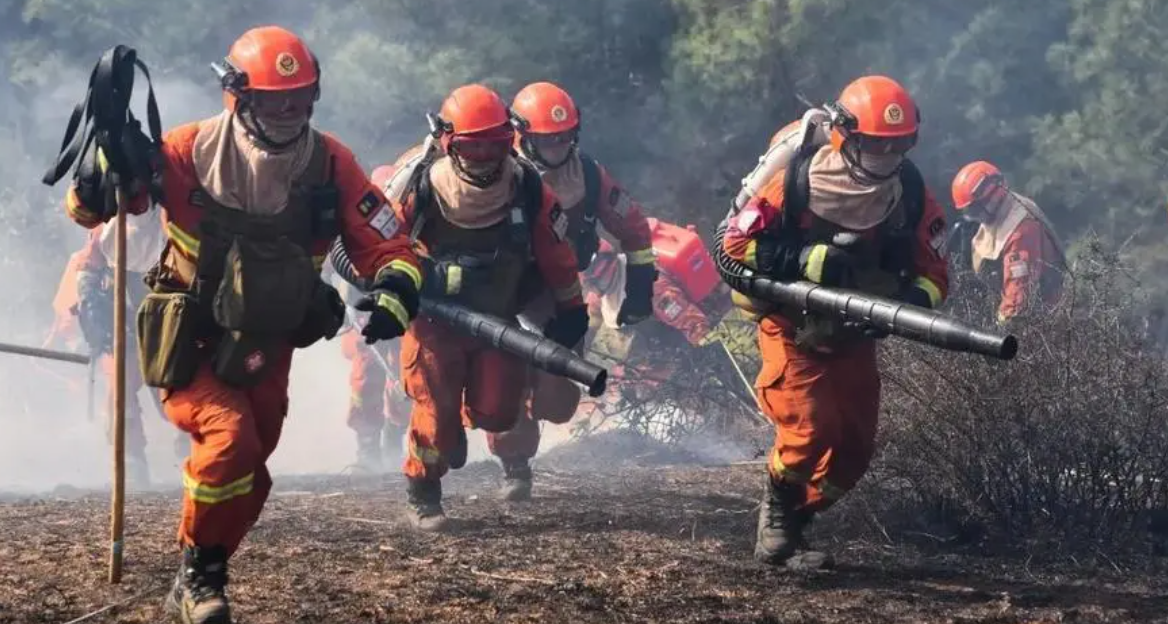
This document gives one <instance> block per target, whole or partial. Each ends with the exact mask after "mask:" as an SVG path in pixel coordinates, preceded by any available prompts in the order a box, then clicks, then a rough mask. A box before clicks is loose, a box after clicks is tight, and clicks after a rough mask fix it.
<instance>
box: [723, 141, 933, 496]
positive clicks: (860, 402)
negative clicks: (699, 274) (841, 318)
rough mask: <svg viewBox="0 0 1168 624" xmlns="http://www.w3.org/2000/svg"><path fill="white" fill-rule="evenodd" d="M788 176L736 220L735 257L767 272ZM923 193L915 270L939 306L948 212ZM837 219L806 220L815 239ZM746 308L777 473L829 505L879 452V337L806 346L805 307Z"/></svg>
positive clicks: (726, 245)
mask: <svg viewBox="0 0 1168 624" xmlns="http://www.w3.org/2000/svg"><path fill="white" fill-rule="evenodd" d="M795 126H796V124H793V125H791V126H788V127H787V128H785V129H784V130H782V131H780V133H779V135H776V137H775V139H774V140H773V141H772V145H773V144H775V143H776V142H780V141H783V140H785V138H786V135H788V134H789V133H792V132H794V131H795ZM820 149H821V150H830V149H833V148H832V147H831V146H830V145H826V146H823V147H821V148H820ZM907 166H910V164H909V163H906V167H907ZM902 179H903V178H902ZM785 181H786V169H785V168H784V169H782V170H780V171H779V173H777V174H776V175H775V177H774V178H773V179H771V180H770V181H769V182H767V183H766V184H765V186H764V187H763V188H762V190H761V191H760V192H759V193H757V194H756V195H755V196H754V197H753V198H752V199H750V201H749V202H748V203H747V204H746V205H745V207H744V208H743V209H742V210H741V211H740V212H739V213H738V214H737V215H735V216H734V217H731V218H730V222H729V224H728V226H729V227H728V229H727V232H726V235H725V238H724V240H723V249H724V251H725V252H726V253H727V254H728V255H729V256H731V257H733V258H734V259H736V260H738V261H739V262H742V263H744V264H746V265H748V266H750V267H752V268H756V269H757V267H758V264H757V262H758V261H757V254H758V253H759V250H760V249H763V248H764V247H765V245H766V244H767V243H768V241H773V240H774V239H773V238H771V237H773V236H774V234H775V233H776V232H777V231H778V230H777V228H778V224H779V223H781V221H782V218H781V217H782V213H783V208H784V192H785V186H786V185H785ZM922 185H923V183H922ZM906 188H907V187H906ZM908 194H909V191H908V190H905V195H908ZM921 194H922V196H923V197H922V199H923V206H921V207H920V209H921V214H920V218H919V221H918V222H917V224H916V227H915V229H914V230H913V231H912V232H911V239H912V242H911V245H912V255H911V267H909V272H910V273H912V276H911V277H912V278H913V279H912V281H911V284H912V286H913V287H914V288H918V289H920V290H921V291H923V292H924V293H927V295H928V298H929V300H930V301H931V302H932V305H936V304H937V303H938V302H939V301H941V300H942V299H943V298H944V296H945V293H946V290H947V288H948V269H947V265H946V261H945V259H944V258H942V257H941V256H940V255H939V254H938V251H937V250H938V249H939V247H940V243H941V238H942V237H943V233H944V212H943V210H942V208H941V206H940V205H939V204H938V203H937V202H936V200H935V199H934V198H933V196H932V194H931V193H930V192H929V191H928V189H922V193H921ZM904 201H905V200H904V199H903V198H902V199H901V204H900V205H901V207H902V208H903V206H904ZM833 225H834V224H831V223H827V222H826V220H825V219H823V218H820V217H819V216H817V215H816V214H814V213H813V211H812V210H803V211H802V214H801V217H800V219H799V223H798V224H797V227H798V228H799V229H800V230H802V231H803V233H804V236H805V240H807V241H808V242H817V241H821V240H831V236H832V235H833V230H832V226H833ZM825 230H827V231H825ZM883 230H884V228H883V227H882V226H881V224H877V225H875V226H872V227H870V228H867V229H864V230H861V231H859V234H860V235H861V237H862V239H863V240H864V241H865V242H866V244H868V245H870V246H871V248H872V249H874V250H876V252H877V253H879V250H880V249H881V248H882V245H883V244H884V239H883ZM838 231H839V228H835V229H834V232H838ZM861 287H862V285H861ZM743 307H745V308H748V309H750V310H751V311H753V312H755V313H759V314H761V316H762V318H761V321H760V324H759V333H758V341H759V349H760V351H761V354H762V360H763V366H762V369H761V371H760V372H759V375H758V378H757V381H756V383H755V386H756V388H755V389H756V392H757V395H758V400H759V404H760V406H761V407H762V410H763V412H764V413H765V414H766V415H767V417H768V418H769V419H770V420H771V421H772V422H773V423H774V424H775V428H776V435H775V444H774V448H773V449H772V451H771V456H770V463H769V469H770V473H771V476H772V478H773V479H774V480H775V481H788V482H794V483H803V484H806V495H805V498H804V502H803V503H802V506H803V507H805V508H807V509H809V510H812V511H820V510H823V509H825V508H827V507H828V506H830V505H831V504H832V503H833V502H835V501H836V500H838V499H839V498H840V497H841V496H843V495H844V494H845V493H846V492H847V491H848V490H850V489H851V488H852V487H853V486H854V485H855V484H856V483H857V481H859V479H860V477H861V476H862V475H863V474H864V472H865V471H866V470H867V467H868V464H869V461H870V460H871V457H872V449H873V446H874V440H875V435H876V427H877V415H878V413H879V405H880V377H879V373H878V371H877V367H876V358H875V347H874V343H873V341H872V340H871V339H866V338H862V337H857V338H853V339H852V340H850V341H847V342H844V343H843V344H838V345H836V346H835V347H834V348H832V349H830V350H829V351H828V350H820V349H812V348H805V347H803V346H800V345H799V344H797V343H796V342H795V337H796V330H797V328H798V323H799V322H800V316H801V315H800V314H799V313H798V312H795V311H784V310H781V309H780V310H776V309H774V308H770V309H767V308H762V309H759V308H758V307H757V306H752V305H745V304H744V305H743Z"/></svg>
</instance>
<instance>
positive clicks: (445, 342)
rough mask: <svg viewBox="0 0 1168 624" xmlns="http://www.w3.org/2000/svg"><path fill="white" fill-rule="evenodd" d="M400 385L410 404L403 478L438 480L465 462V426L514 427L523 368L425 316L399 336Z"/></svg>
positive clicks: (518, 362)
mask: <svg viewBox="0 0 1168 624" xmlns="http://www.w3.org/2000/svg"><path fill="white" fill-rule="evenodd" d="M401 362H402V380H403V381H404V382H405V388H406V394H408V395H409V397H410V398H411V399H413V400H414V406H413V410H412V411H411V412H410V428H409V433H408V436H407V439H408V447H409V452H408V454H407V456H406V460H405V469H404V472H405V475H406V476H407V477H410V478H415V479H439V478H441V477H442V476H443V475H444V474H446V472H447V470H449V469H450V468H452V467H453V468H460V467H461V466H462V465H463V463H464V462H465V461H466V431H465V430H464V429H463V426H464V423H465V424H466V426H469V427H474V428H479V429H483V430H485V431H487V432H489V433H500V432H503V431H507V430H509V429H511V428H512V427H514V426H515V423H516V422H517V421H518V420H519V417H520V415H521V414H522V413H523V407H524V400H525V398H526V394H527V374H528V373H527V370H528V367H527V364H526V363H525V362H523V361H521V360H519V359H518V358H516V357H514V356H512V355H509V354H507V353H504V352H503V351H500V350H498V349H495V348H493V347H491V346H490V345H488V344H487V343H486V342H484V341H482V340H479V339H476V338H470V337H467V336H463V335H462V334H459V333H458V332H456V331H454V330H453V329H451V328H450V327H449V326H447V325H444V324H443V323H441V322H439V321H435V320H433V319H430V318H428V317H425V316H420V317H418V318H417V319H416V320H415V321H414V322H413V323H412V324H411V325H410V329H409V331H407V332H406V334H405V336H403V337H402V347H401Z"/></svg>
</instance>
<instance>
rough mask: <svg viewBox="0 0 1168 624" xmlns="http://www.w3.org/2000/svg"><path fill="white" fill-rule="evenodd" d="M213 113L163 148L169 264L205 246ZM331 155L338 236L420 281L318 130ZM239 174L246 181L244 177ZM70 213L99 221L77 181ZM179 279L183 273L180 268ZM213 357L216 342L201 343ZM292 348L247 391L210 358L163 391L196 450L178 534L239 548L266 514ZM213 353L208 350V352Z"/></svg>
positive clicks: (326, 239)
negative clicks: (204, 139) (202, 154)
mask: <svg viewBox="0 0 1168 624" xmlns="http://www.w3.org/2000/svg"><path fill="white" fill-rule="evenodd" d="M214 120H215V118H212V119H208V120H204V121H202V122H195V123H190V124H186V125H182V126H179V127H177V128H174V129H172V130H171V131H169V132H167V133H166V135H165V136H164V139H163V148H162V153H161V157H162V184H163V189H162V190H163V196H164V197H165V204H164V205H163V206H162V208H163V211H164V214H163V216H164V217H165V221H166V231H167V236H168V239H169V248H168V250H167V257H166V259H164V261H163V265H164V266H166V267H170V266H188V267H189V266H190V265H192V264H194V263H195V262H197V259H198V254H199V239H198V232H199V223H200V221H201V218H202V208H201V206H203V205H205V204H204V203H203V202H204V201H206V199H207V195H206V191H205V190H204V189H203V188H202V185H201V184H200V183H199V181H198V175H197V173H196V167H195V158H194V146H195V142H196V138H197V137H198V136H199V134H200V130H201V129H203V128H209V127H211V126H210V125H209V124H212V123H214ZM315 138H318V139H319V140H321V141H322V142H321V143H320V144H319V145H320V146H321V148H322V149H324V150H326V156H328V157H329V158H328V159H327V160H324V161H323V162H326V163H331V166H332V167H333V168H332V176H333V177H332V182H333V184H334V185H335V186H336V188H337V190H338V193H339V202H338V204H337V214H338V222H339V226H340V236H341V239H342V240H343V241H344V244H345V246H346V248H347V249H348V251H349V255H350V257H351V259H352V260H353V262H354V264H355V266H356V268H357V270H358V271H360V272H361V274H364V275H376V274H378V272H379V271H385V270H393V271H397V272H399V273H401V274H403V275H406V276H409V277H411V278H412V279H413V280H414V283H415V284H416V285H417V284H419V283H420V268H419V265H418V261H417V257H416V256H415V254H414V253H413V251H412V250H411V248H410V244H409V239H408V237H407V236H406V235H405V233H404V232H399V231H397V230H395V229H393V228H392V225H393V224H392V222H391V219H390V217H391V213H388V212H387V211H388V206H387V205H386V202H385V199H384V197H383V196H382V194H381V192H380V191H379V190H377V189H376V188H375V187H374V186H373V185H371V184H370V183H369V180H368V178H367V177H366V176H365V172H364V171H363V169H362V167H361V166H360V165H359V164H358V162H357V160H356V158H355V157H354V156H353V154H352V152H351V151H349V149H348V148H346V147H345V146H344V145H343V144H341V143H340V142H339V141H338V140H336V139H335V138H333V137H331V136H329V135H316V137H315ZM246 182H247V181H246V180H241V181H240V183H246ZM147 207H148V198H147V197H146V195H145V194H140V195H138V196H136V197H135V198H134V199H133V200H132V205H131V207H130V209H131V212H134V213H141V212H143V211H145V210H146V208H147ZM66 210H67V212H68V214H69V216H70V217H71V218H73V220H74V221H76V222H78V223H79V224H81V225H83V226H86V227H91V228H92V227H94V226H96V225H97V224H98V222H99V221H98V218H97V216H96V212H95V211H94V210H92V209H90V208H88V207H87V206H85V205H84V204H83V203H82V201H81V196H80V193H79V192H78V190H77V186H76V185H75V184H74V185H72V186H71V187H70V189H69V193H68V196H67V198H66ZM334 239H335V237H332V236H318V237H317V238H316V239H315V240H314V241H313V243H312V247H311V249H310V250H309V251H310V253H311V254H312V255H313V257H314V259H315V260H316V261H317V266H318V267H319V266H320V264H321V263H322V262H323V260H324V257H325V255H326V253H327V251H328V249H329V247H330V245H331V244H332V243H333V241H334ZM174 275H175V277H177V278H180V279H181V278H182V275H183V271H182V270H177V271H176V272H175V273H174ZM202 348H203V353H204V354H205V355H206V356H207V357H208V358H209V355H210V353H209V349H210V345H203V346H202ZM292 351H293V348H292V346H291V345H290V344H285V345H284V346H283V347H282V348H277V349H276V350H275V353H274V355H272V356H271V357H269V358H268V359H267V361H266V364H267V365H268V371H267V373H266V376H265V377H264V378H263V379H262V380H261V381H259V383H258V384H257V385H254V386H252V387H250V388H245V389H240V388H235V387H232V386H229V385H227V384H226V383H225V382H223V381H222V380H221V379H220V378H219V377H218V376H216V375H215V373H214V372H213V371H212V369H211V365H210V363H209V361H204V363H203V364H202V365H201V367H200V368H199V370H198V373H197V374H196V376H195V378H194V380H193V382H192V383H190V384H189V385H187V386H185V387H182V388H176V389H174V390H171V391H165V392H163V393H162V394H163V404H164V407H165V410H166V415H167V417H168V418H169V419H170V421H171V422H172V423H174V424H175V426H177V427H179V428H180V429H182V430H184V431H186V432H188V433H190V435H191V440H192V448H191V455H190V457H189V458H188V459H187V460H186V462H185V464H184V467H183V484H184V495H183V512H182V520H181V523H180V526H179V538H180V540H181V541H182V543H183V544H186V545H199V546H212V545H221V546H223V547H224V548H226V549H227V552H228V553H229V554H230V553H233V552H234V551H235V549H236V548H237V547H238V546H239V543H240V541H241V540H242V539H243V537H244V535H245V534H246V533H247V532H248V530H249V529H250V528H251V526H252V524H254V523H255V521H256V519H257V518H258V517H259V514H260V511H261V509H262V508H263V505H264V502H265V500H266V499H267V496H268V493H269V491H270V489H271V476H270V475H269V473H268V470H267V467H266V465H265V463H266V461H267V459H268V457H269V456H270V455H271V454H272V452H273V451H274V450H275V448H276V443H277V441H278V440H279V437H280V430H281V427H282V426H283V421H284V417H285V416H286V415H287V412H288V371H289V367H290V365H291V361H292ZM205 359H206V358H205Z"/></svg>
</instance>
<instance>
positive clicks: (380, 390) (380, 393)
mask: <svg viewBox="0 0 1168 624" xmlns="http://www.w3.org/2000/svg"><path fill="white" fill-rule="evenodd" d="M382 344H383V343H377V344H376V345H367V344H365V339H364V337H363V336H361V334H360V333H358V332H356V331H352V330H350V331H347V332H345V333H344V334H342V335H341V351H342V352H343V353H344V354H345V357H346V358H348V359H349V362H350V366H349V412H348V416H347V418H346V423H345V424H347V425H348V426H349V428H350V429H352V430H353V431H356V432H357V433H360V434H376V433H378V432H380V431H381V430H382V428H383V427H384V425H385V424H387V423H388V424H389V425H390V426H393V427H396V428H398V429H399V430H404V429H405V428H406V425H407V424H408V423H409V412H408V411H407V408H405V407H404V406H403V405H399V404H398V403H397V402H396V401H393V400H392V399H391V400H387V398H388V397H387V395H389V396H390V397H392V396H393V394H394V391H395V390H396V389H397V385H398V383H399V382H398V380H397V379H394V378H393V377H390V376H389V375H387V374H386V372H385V368H383V367H382V365H381V363H380V362H378V361H377V360H378V357H379V356H378V355H377V353H376V352H375V351H374V349H375V348H376V349H378V350H379V351H381V352H382V353H383V354H384V355H385V361H386V363H387V364H389V366H390V368H391V369H394V368H398V367H399V364H398V350H399V349H400V347H401V343H397V344H389V345H387V346H382Z"/></svg>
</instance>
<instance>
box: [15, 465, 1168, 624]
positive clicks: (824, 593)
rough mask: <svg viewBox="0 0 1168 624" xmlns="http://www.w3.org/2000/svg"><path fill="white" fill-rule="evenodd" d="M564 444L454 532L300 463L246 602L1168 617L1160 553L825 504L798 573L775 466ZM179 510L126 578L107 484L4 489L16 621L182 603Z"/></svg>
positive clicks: (785, 615)
mask: <svg viewBox="0 0 1168 624" xmlns="http://www.w3.org/2000/svg"><path fill="white" fill-rule="evenodd" d="M553 455H555V457H549V458H548V459H546V460H544V461H542V462H541V463H542V464H543V465H544V466H547V465H552V464H553V461H552V460H555V461H554V465H555V466H557V467H558V468H557V469H556V470H550V469H547V468H546V467H545V468H543V469H541V468H540V467H539V466H537V470H538V481H537V489H536V499H535V500H534V501H533V502H531V503H525V504H508V503H501V502H498V501H496V500H495V499H494V496H493V493H494V490H495V488H496V487H497V485H498V480H499V478H500V476H499V471H498V470H497V469H496V468H495V467H494V466H493V465H487V464H478V465H473V466H470V467H468V468H466V469H464V470H461V471H457V472H455V473H453V474H452V475H451V477H450V478H448V479H447V480H446V483H445V485H446V490H447V501H448V502H447V512H448V514H450V515H451V516H452V518H454V519H455V522H453V523H452V528H451V530H449V531H448V532H447V533H446V534H443V535H422V534H418V533H415V532H412V531H411V530H410V529H409V528H408V527H407V526H406V525H405V522H404V520H402V518H401V514H402V511H403V508H404V499H405V496H404V491H403V484H402V481H401V479H400V478H398V477H396V476H391V477H385V478H357V477H343V476H340V477H338V476H333V477H318V478H285V479H282V480H280V482H279V483H278V484H277V492H276V494H275V495H274V496H273V497H272V500H271V501H270V503H269V505H268V507H267V510H266V511H265V514H264V516H263V518H262V519H261V521H260V523H259V524H258V525H257V526H256V528H255V530H254V532H253V533H252V535H251V536H250V538H249V539H248V541H247V542H246V543H245V545H244V547H243V548H242V549H241V550H240V552H239V553H238V555H237V557H236V558H235V559H234V560H233V561H232V569H231V572H232V585H231V589H230V595H231V598H232V600H233V604H234V608H235V613H236V620H237V621H238V622H241V623H246V624H266V623H273V624H274V623H280V624H290V623H309V622H313V623H316V622H330V623H332V622H335V623H364V622H377V623H381V622H419V623H420V622H466V623H474V624H483V623H486V622H533V623H536V622H538V623H540V624H552V623H558V622H686V623H695V624H696V623H713V622H737V623H747V622H759V623H763V622H765V623H775V624H778V623H789V624H796V623H798V624H813V623H820V622H823V623H827V622H831V623H845V622H846V623H857V624H863V623H869V622H873V623H874V622H930V623H932V622H938V623H940V622H955V623H965V624H973V623H987V624H988V623H995V624H1010V623H1018V624H1022V623H1028V624H1037V623H1055V622H1076V623H1086V622H1115V623H1119V622H1168V579H1165V577H1164V576H1163V574H1162V570H1163V568H1164V566H1162V565H1160V564H1159V563H1148V562H1147V561H1145V562H1143V563H1140V564H1136V563H1134V562H1126V561H1117V560H1110V561H1106V560H1104V561H1106V562H1105V563H1101V564H1100V565H1099V566H1094V567H1093V566H1088V565H1085V564H1083V565H1079V566H1074V565H1071V564H1067V565H1059V566H1057V567H1051V566H1036V565H1032V564H1031V563H1030V562H1028V561H1026V560H1025V559H1014V558H989V557H983V556H979V555H973V554H955V553H952V552H950V553H939V552H936V551H924V550H921V549H919V548H916V547H913V546H910V545H908V544H904V543H900V542H898V541H897V540H895V539H881V540H865V539H852V540H844V539H843V536H842V535H840V534H839V533H833V531H832V529H831V527H830V526H828V525H830V522H824V523H823V524H824V525H825V526H822V527H820V528H818V529H817V531H816V532H815V534H814V538H815V539H816V540H817V541H818V542H819V543H821V544H823V545H826V546H829V547H830V549H831V550H833V552H834V553H835V554H836V557H837V559H838V560H839V563H840V565H839V566H838V567H837V568H836V569H835V570H833V571H830V572H820V573H816V574H811V575H808V574H797V573H791V572H787V571H785V570H776V569H771V568H767V567H765V566H762V565H760V564H757V563H755V562H754V561H753V560H752V559H751V557H750V552H751V547H752V542H753V531H754V522H755V515H754V507H755V504H756V501H755V499H756V496H757V493H758V490H759V487H760V477H759V471H760V470H761V467H760V466H759V465H732V466H720V467H717V466H715V467H710V466H706V467H695V466H692V465H676V464H675V462H677V461H678V460H679V459H682V460H684V459H685V458H683V457H679V456H677V455H672V454H669V453H662V452H659V451H656V450H653V449H647V450H642V451H638V452H630V449H629V448H627V447H626V446H620V445H618V447H613V446H612V445H611V444H599V445H593V446H587V443H585V445H584V446H579V445H578V446H576V447H575V448H566V449H563V450H559V451H553ZM618 455H619V456H620V459H621V460H622V461H621V462H620V464H619V465H618V462H617V461H616V456H618ZM671 463H674V465H670V464H671ZM569 466H570V467H571V470H568V469H567V467H569ZM177 510H178V503H177V493H175V492H166V493H158V494H149V495H137V496H135V497H134V498H133V499H132V500H131V502H130V503H129V505H128V508H127V516H126V521H127V547H126V563H125V577H124V580H123V583H122V584H121V585H120V586H116V587H114V586H110V585H107V584H106V583H105V562H106V548H105V543H106V523H107V521H108V503H107V500H106V497H105V496H104V495H100V494H95V495H82V496H72V497H68V498H64V497H57V498H52V499H46V500H38V501H30V500H9V501H5V502H2V503H0V561H2V562H3V565H0V623H4V624H8V623H21V624H38V623H49V622H52V623H64V622H70V621H73V620H75V619H77V618H82V617H84V616H86V615H87V614H91V613H93V612H95V611H97V610H99V609H103V608H105V607H108V606H110V605H118V606H116V607H114V608H112V609H109V610H106V611H103V612H101V613H99V614H96V615H93V616H92V617H90V618H88V619H84V620H82V621H85V622H136V623H156V622H166V621H168V620H167V619H166V616H165V615H164V613H163V611H162V609H161V602H162V596H163V594H164V592H165V588H166V587H167V586H168V584H169V582H170V581H171V579H172V578H173V574H174V570H175V565H176V554H175V551H174V542H173V540H174V523H175V517H176V513H177ZM833 513H837V512H833ZM825 520H826V519H825ZM1068 559H1069V558H1068ZM1157 567H1158V568H1159V569H1160V571H1161V572H1160V573H1157V571H1156V569H1157Z"/></svg>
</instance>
